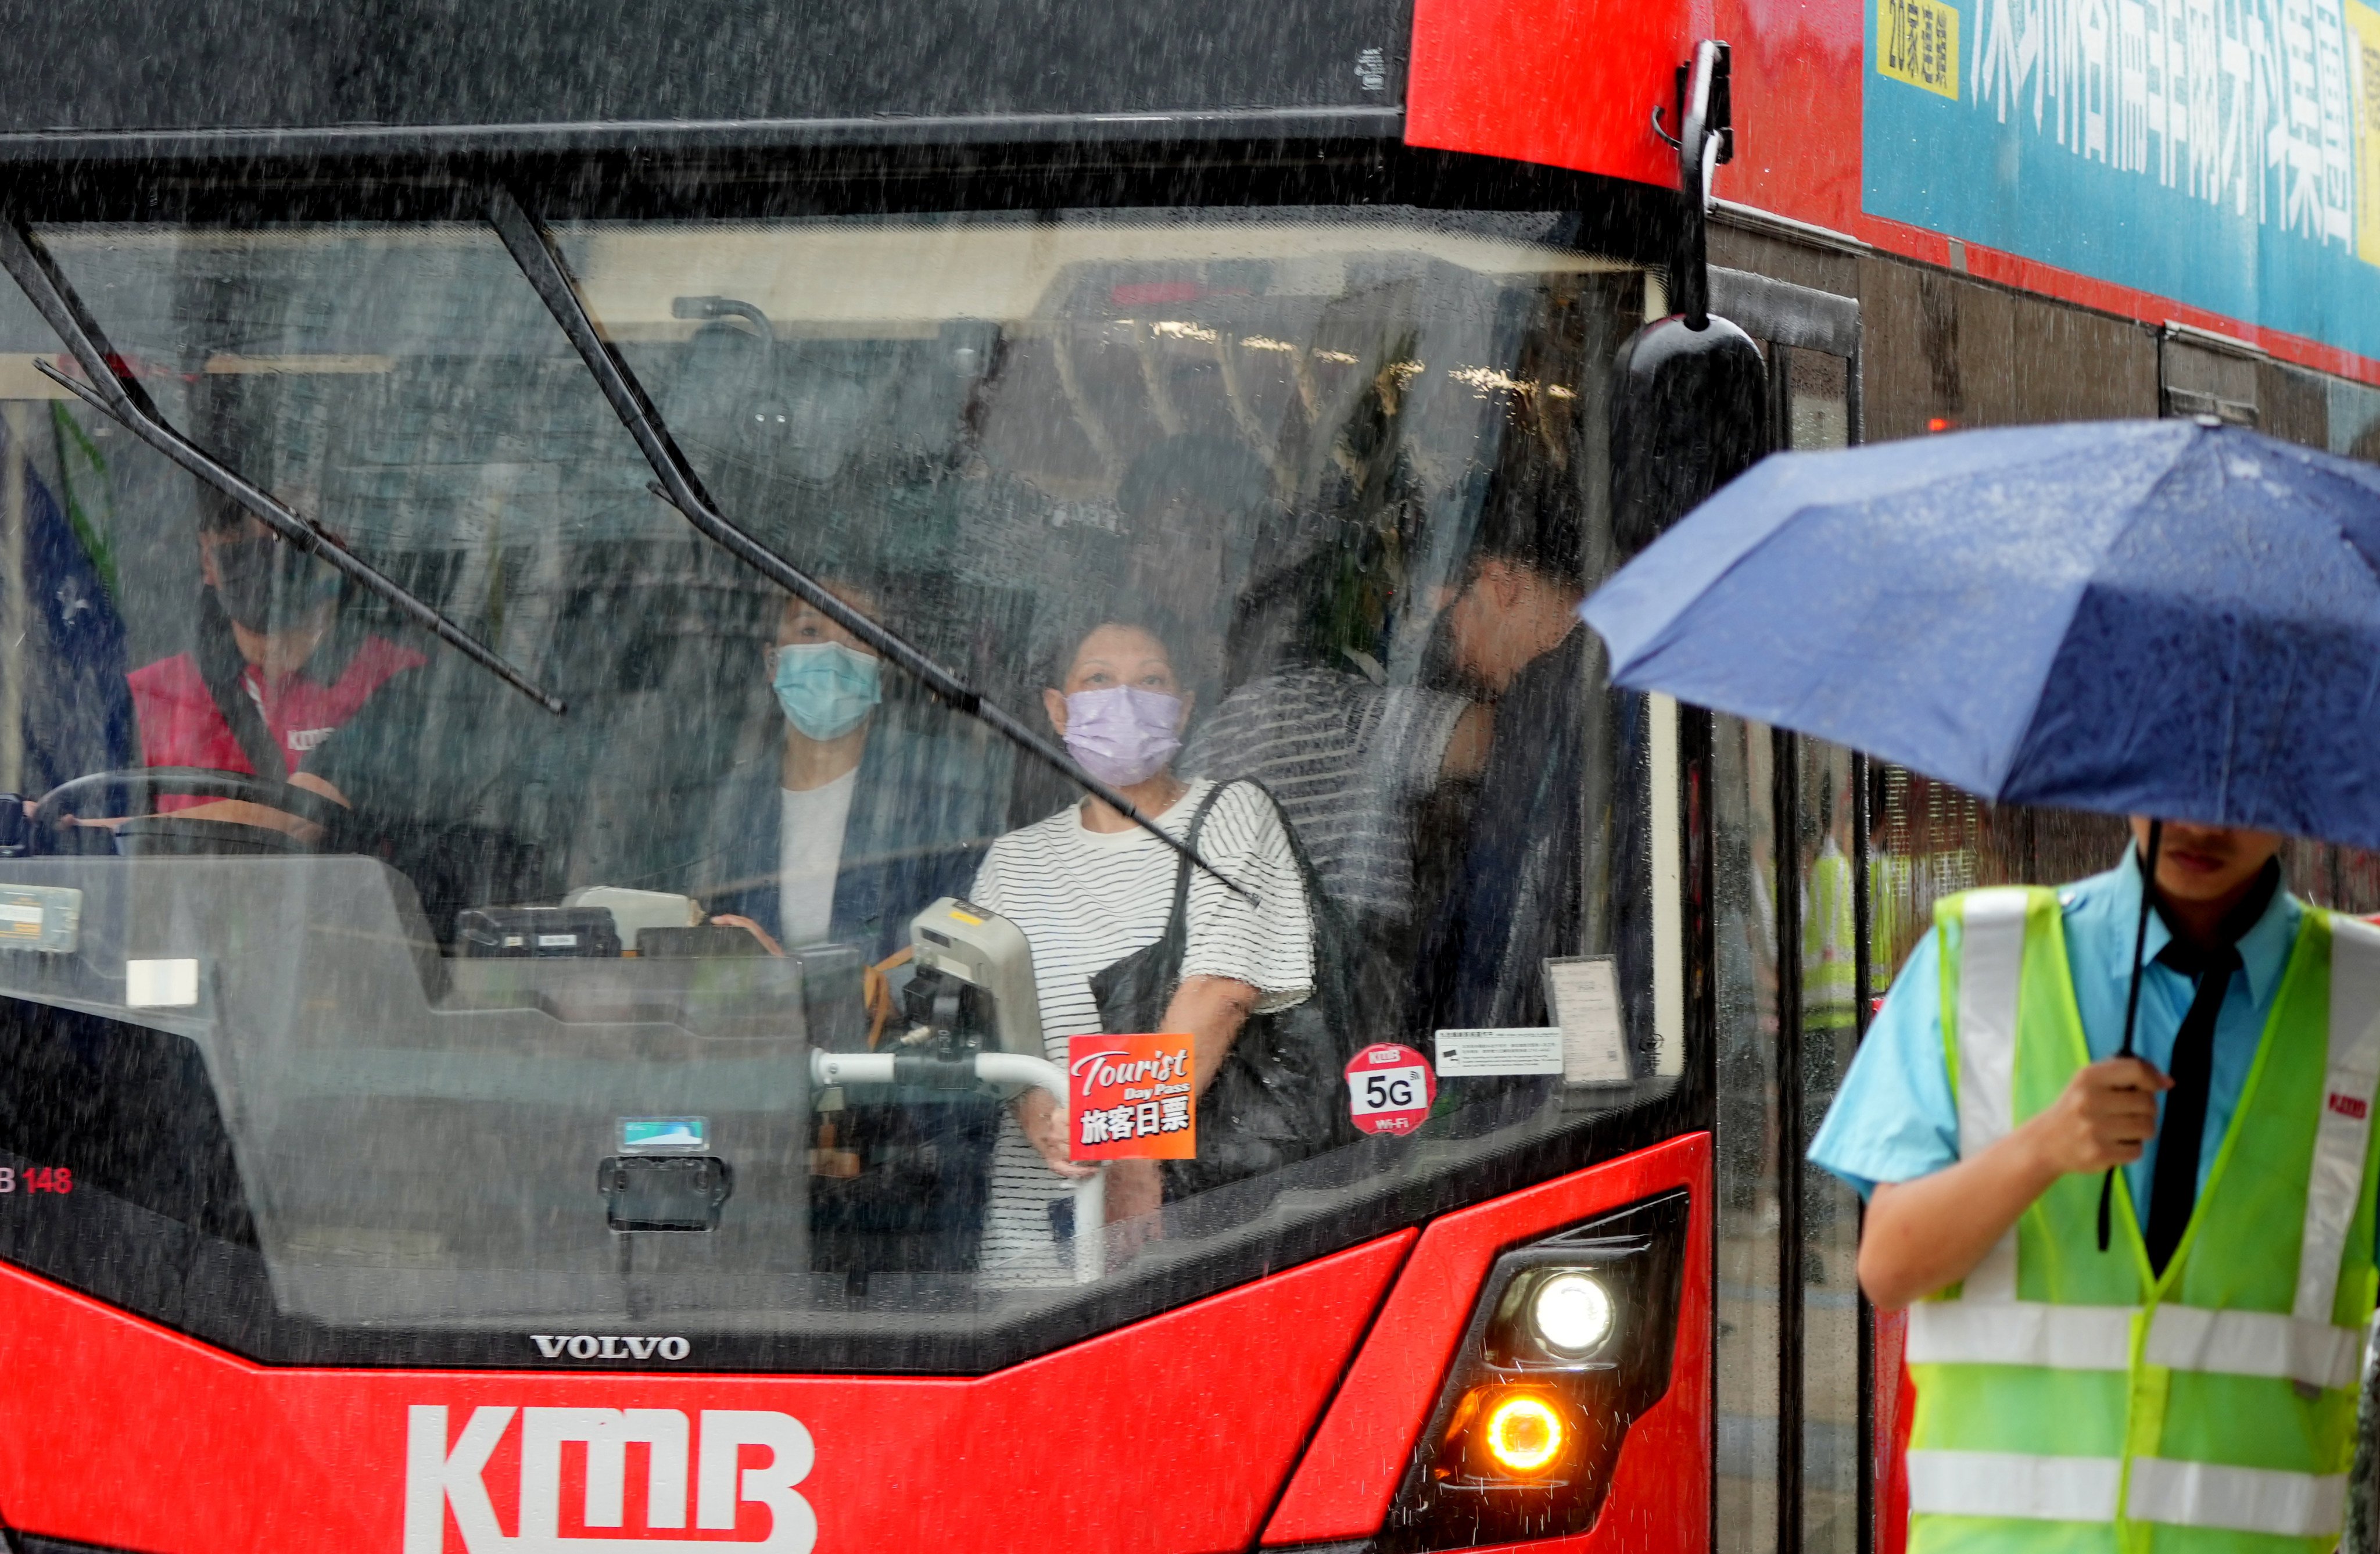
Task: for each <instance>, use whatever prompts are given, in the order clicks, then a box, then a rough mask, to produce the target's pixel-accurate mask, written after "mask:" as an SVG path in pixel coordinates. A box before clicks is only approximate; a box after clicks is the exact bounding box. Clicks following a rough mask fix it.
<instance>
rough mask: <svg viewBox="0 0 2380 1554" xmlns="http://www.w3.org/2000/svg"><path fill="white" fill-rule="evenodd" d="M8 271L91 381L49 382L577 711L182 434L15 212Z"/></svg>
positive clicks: (519, 684)
mask: <svg viewBox="0 0 2380 1554" xmlns="http://www.w3.org/2000/svg"><path fill="white" fill-rule="evenodd" d="M0 268H5V269H6V271H7V272H8V273H9V275H10V276H12V277H13V278H14V279H15V280H16V282H17V285H18V288H19V289H21V290H22V291H23V292H24V294H25V297H26V299H27V300H29V301H30V302H31V303H32V304H33V307H34V308H35V309H36V310H38V311H39V312H40V313H41V315H42V319H43V320H45V321H46V322H48V324H49V326H50V329H51V331H52V332H53V333H54V334H56V335H57V337H58V339H59V340H60V341H61V342H63V343H64V344H65V346H66V347H67V354H68V355H69V356H71V357H73V358H74V359H75V362H76V364H77V365H78V366H79V367H80V368H81V369H82V370H83V372H84V374H85V375H86V376H87V377H88V378H89V379H90V382H82V381H80V380H78V379H75V378H72V377H69V376H68V375H67V374H66V373H64V372H61V371H59V370H57V369H56V368H55V367H53V366H51V365H50V364H49V363H48V362H46V361H38V360H37V361H35V362H34V364H33V365H34V366H35V367H36V368H38V369H40V370H41V371H42V373H43V374H44V375H45V376H47V377H48V378H50V379H51V380H53V381H54V382H57V383H59V384H61V385H63V386H64V387H65V388H66V389H67V392H68V393H70V394H73V395H75V396H76V397H78V398H79V399H80V400H82V401H83V402H84V403H85V404H87V405H89V406H91V407H92V408H94V409H96V410H98V411H100V412H101V413H102V414H103V415H106V416H108V417H110V418H112V419H115V421H117V422H118V423H120V424H121V425H122V426H123V427H124V428H125V429H126V430H127V431H130V432H131V433H132V434H133V435H134V436H135V437H138V438H140V440H141V441H142V442H143V443H148V444H149V445H150V446H151V447H152V448H154V449H156V450H157V451H158V452H159V453H161V454H164V455H165V456H166V457H167V458H169V459H172V460H173V461H174V462H175V463H176V464H178V465H180V466H181V467H183V468H184V469H187V470H188V471H189V472H190V473H191V474H193V475H195V476H197V477H198V478H199V479H200V480H203V481H205V482H206V483H207V484H208V485H211V486H212V487H214V488H215V490H217V491H219V492H223V493H224V494H225V496H228V497H230V498H231V499H232V500H233V501H234V502H237V503H238V504H240V506H242V507H243V508H246V509H247V510H248V511H249V512H250V513H253V514H254V515H256V516H257V518H258V520H259V521H261V523H262V524H263V525H264V526H265V527H266V528H269V529H271V530H273V533H274V534H276V535H278V536H280V537H281V539H282V540H285V541H286V542H287V543H289V544H292V545H295V546H297V548H298V549H299V550H301V551H304V552H308V553H309V554H310V555H314V556H319V557H321V558H322V561H323V562H324V563H326V564H327V565H330V566H331V567H332V568H333V569H334V570H335V571H336V572H338V573H339V574H340V575H341V576H342V577H348V578H350V579H352V580H353V581H354V582H355V583H357V584H358V586H359V587H361V588H363V589H365V590H366V591H368V592H370V593H372V594H375V595H377V596H379V597H380V598H382V599H383V600H385V601H388V602H389V603H391V604H393V605H395V606H396V608H397V610H398V612H399V613H402V614H403V615H404V616H405V617H406V618H407V620H409V621H411V622H413V623H414V624H415V625H419V626H420V627H421V628H423V629H424V630H426V631H428V632H429V633H431V635H432V636H434V637H437V638H438V639H439V640H440V641H441V642H443V643H445V644H446V645H447V646H448V647H450V648H453V649H454V650H455V651H456V652H459V653H461V654H462V655H463V656H464V657H465V658H468V659H469V660H470V661H471V662H473V663H476V664H478V665H479V666H480V668H482V669H485V670H486V671H488V672H489V673H490V674H493V675H495V676H496V677H497V678H498V679H500V680H502V681H504V684H506V685H508V686H512V687H513V688H514V689H515V690H516V691H518V692H520V693H521V694H522V695H523V696H526V697H528V698H529V699H530V700H531V701H534V702H536V703H537V704H538V705H539V706H540V707H542V708H544V709H545V710H547V711H549V712H563V711H566V710H568V704H567V703H565V701H564V700H563V699H562V698H560V697H558V696H555V695H553V693H552V692H550V691H548V690H546V689H544V688H543V687H541V686H539V685H537V684H536V683H535V682H534V681H532V680H530V679H529V677H528V675H527V674H525V673H523V672H522V671H521V670H519V669H517V668H516V667H514V665H513V664H512V662H510V661H509V660H507V659H506V658H504V655H503V654H501V653H499V652H497V651H496V650H494V649H492V648H491V647H489V646H488V645H487V644H486V643H484V642H482V641H480V639H479V638H478V637H473V636H472V635H471V634H470V633H469V632H468V631H465V630H464V629H463V628H462V627H461V626H459V625H455V623H454V622H453V621H450V620H448V619H447V618H446V617H445V616H444V615H443V614H441V613H439V612H438V608H437V607H436V606H435V605H433V604H431V602H430V601H428V600H425V599H423V598H421V597H420V596H419V595H417V594H415V593H413V592H412V591H411V590H410V589H407V588H406V586H405V585H404V584H402V583H400V582H398V581H397V580H396V579H395V578H394V577H390V576H389V575H388V574H387V573H385V572H383V571H382V570H381V569H380V568H378V567H376V566H374V565H372V564H371V563H370V562H368V561H366V560H364V559H363V558H362V557H361V556H359V555H357V554H356V553H355V552H353V551H350V550H349V549H347V547H346V541H345V540H341V539H340V538H339V537H338V536H337V535H335V534H334V533H332V532H331V531H330V530H329V529H327V528H323V527H322V525H321V524H319V523H317V522H315V521H314V520H312V519H310V518H306V517H301V516H298V515H297V513H295V512H293V511H291V510H290V509H289V508H288V507H287V506H286V505H285V504H283V503H282V502H281V501H280V499H278V498H277V497H274V496H273V494H272V493H271V492H266V491H264V490H262V489H261V488H259V487H258V486H255V485H253V484H251V483H250V482H249V480H247V479H246V478H244V477H243V476H241V475H240V474H239V472H238V471H237V470H235V469H233V468H232V467H230V466H229V465H227V464H225V463H224V462H223V460H221V459H219V458H217V457H215V456H214V455H212V454H210V453H208V452H207V451H206V450H205V449H203V448H201V447H200V446H199V445H198V444H197V443H193V442H191V441H190V440H189V439H188V438H187V437H185V436H183V435H182V434H181V433H180V432H179V431H176V430H175V429H174V428H173V426H172V425H171V424H170V423H168V422H167V421H166V419H165V418H164V416H163V415H162V414H160V413H159V411H158V409H157V406H156V403H155V401H153V400H152V399H151V398H150V397H149V392H148V391H147V390H146V389H144V388H142V387H141V386H140V382H138V381H137V380H135V379H134V378H133V377H132V376H131V375H130V374H129V373H128V372H126V371H124V370H122V369H121V368H120V367H119V366H118V365H117V363H119V362H120V361H121V360H122V358H120V357H118V356H117V355H116V354H115V350H114V349H113V348H111V347H110V346H109V345H108V343H107V337H106V336H105V335H104V334H102V333H101V332H100V327H99V324H98V322H97V321H95V320H94V319H92V317H91V314H90V312H89V310H86V309H85V308H84V307H83V305H82V299H81V298H80V297H77V296H76V295H75V293H74V288H73V287H72V286H70V285H67V281H66V278H65V277H64V276H62V275H60V274H59V273H57V267H56V266H55V265H54V264H53V263H52V262H51V261H50V257H49V255H48V253H47V252H46V251H44V250H43V249H42V245H41V241H40V239H39V238H37V237H34V236H33V233H32V229H31V228H30V227H29V226H28V225H25V222H24V220H23V219H22V218H21V217H19V216H18V215H16V214H15V213H14V212H9V213H7V214H6V217H5V219H0Z"/></svg>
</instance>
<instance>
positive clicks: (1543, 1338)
mask: <svg viewBox="0 0 2380 1554" xmlns="http://www.w3.org/2000/svg"><path fill="white" fill-rule="evenodd" d="M1611 1319H1612V1310H1611V1292H1609V1290H1606V1289H1605V1288H1604V1287H1603V1281H1601V1280H1599V1279H1597V1278H1596V1277H1595V1275H1593V1274H1591V1273H1585V1272H1581V1271H1577V1270H1574V1269H1563V1270H1562V1271H1560V1272H1558V1273H1555V1274H1552V1275H1550V1276H1548V1277H1547V1278H1545V1279H1543V1280H1541V1281H1538V1284H1537V1289H1536V1293H1535V1294H1533V1295H1531V1296H1530V1297H1529V1323H1530V1325H1531V1326H1532V1327H1534V1328H1535V1329H1536V1335H1537V1342H1540V1343H1542V1344H1544V1345H1545V1346H1546V1347H1547V1348H1548V1349H1549V1350H1551V1351H1552V1352H1553V1353H1555V1354H1576V1355H1580V1356H1582V1357H1584V1356H1585V1355H1588V1354H1594V1353H1595V1351H1596V1350H1597V1348H1598V1347H1600V1346H1601V1344H1602V1342H1603V1341H1604V1340H1605V1339H1607V1338H1609V1337H1610V1336H1611Z"/></svg>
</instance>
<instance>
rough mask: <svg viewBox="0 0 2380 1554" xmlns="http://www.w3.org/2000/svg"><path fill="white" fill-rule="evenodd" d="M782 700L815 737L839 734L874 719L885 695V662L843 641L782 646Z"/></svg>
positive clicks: (778, 673) (776, 675)
mask: <svg viewBox="0 0 2380 1554" xmlns="http://www.w3.org/2000/svg"><path fill="white" fill-rule="evenodd" d="M772 679H773V683H774V684H775V686H776V687H777V702H778V704H779V705H780V706H782V707H783V708H784V710H785V716H786V717H788V718H791V719H792V720H793V722H794V726H795V728H797V729H800V730H801V731H802V732H803V733H804V734H806V735H809V736H810V737H811V738H812V739H839V738H841V737H842V736H843V735H846V734H849V733H850V732H851V731H852V730H853V729H856V728H857V727H858V726H859V725H860V724H861V723H863V722H867V721H868V713H870V712H872V711H874V710H876V704H877V703H878V702H880V701H881V700H883V699H884V665H883V663H882V662H880V661H879V660H876V659H872V658H869V657H868V655H867V654H866V653H863V652H859V651H857V650H854V649H851V648H846V647H844V645H843V644H842V643H840V642H804V643H800V644H797V645H795V646H793V647H789V648H779V649H777V650H776V653H775V669H774V671H773V672H772Z"/></svg>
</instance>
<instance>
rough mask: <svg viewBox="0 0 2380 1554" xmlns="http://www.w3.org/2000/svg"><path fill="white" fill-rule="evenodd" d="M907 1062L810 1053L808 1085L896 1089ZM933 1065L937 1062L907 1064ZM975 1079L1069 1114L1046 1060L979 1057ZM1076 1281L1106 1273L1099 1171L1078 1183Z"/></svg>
mask: <svg viewBox="0 0 2380 1554" xmlns="http://www.w3.org/2000/svg"><path fill="white" fill-rule="evenodd" d="M904 1061H907V1062H917V1063H921V1064H933V1063H936V1062H937V1060H934V1059H929V1058H912V1059H907V1060H905V1059H904V1056H903V1054H901V1053H898V1052H825V1051H820V1050H818V1049H817V1048H812V1049H811V1050H810V1083H812V1084H814V1085H817V1086H820V1087H825V1086H828V1085H892V1084H896V1083H898V1082H899V1081H900V1079H901V1077H902V1075H901V1074H900V1072H899V1071H900V1066H901V1064H902V1063H903V1062H904ZM974 1063H975V1076H976V1077H977V1079H979V1080H981V1081H983V1082H984V1083H985V1084H987V1085H1031V1086H1033V1087H1036V1088H1038V1089H1041V1090H1045V1091H1047V1092H1049V1096H1050V1099H1051V1100H1053V1101H1056V1102H1057V1103H1058V1114H1059V1115H1060V1116H1064V1115H1065V1113H1066V1106H1067V1099H1066V1073H1065V1070H1063V1069H1062V1068H1060V1067H1059V1066H1058V1065H1057V1064H1056V1063H1053V1062H1050V1061H1049V1060H1048V1059H1047V1058H1036V1057H1033V1056H1030V1055H1029V1054H1026V1053H1024V1052H977V1053H976V1054H975V1057H974ZM1074 1190H1075V1283H1077V1284H1087V1283H1089V1282H1090V1281H1093V1280H1095V1279H1097V1278H1099V1275H1100V1274H1102V1273H1104V1272H1106V1271H1107V1251H1108V1232H1107V1225H1108V1176H1107V1169H1106V1168H1105V1167H1103V1166H1102V1167H1099V1168H1097V1169H1095V1170H1093V1171H1092V1172H1091V1174H1090V1175H1088V1176H1083V1177H1077V1178H1076V1179H1075V1189H1074Z"/></svg>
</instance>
